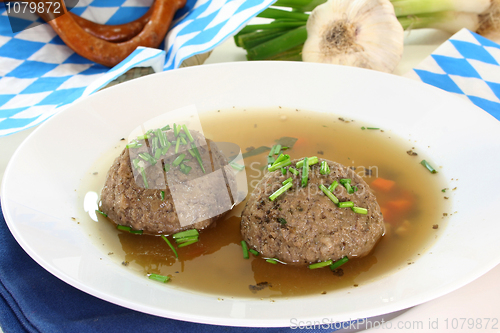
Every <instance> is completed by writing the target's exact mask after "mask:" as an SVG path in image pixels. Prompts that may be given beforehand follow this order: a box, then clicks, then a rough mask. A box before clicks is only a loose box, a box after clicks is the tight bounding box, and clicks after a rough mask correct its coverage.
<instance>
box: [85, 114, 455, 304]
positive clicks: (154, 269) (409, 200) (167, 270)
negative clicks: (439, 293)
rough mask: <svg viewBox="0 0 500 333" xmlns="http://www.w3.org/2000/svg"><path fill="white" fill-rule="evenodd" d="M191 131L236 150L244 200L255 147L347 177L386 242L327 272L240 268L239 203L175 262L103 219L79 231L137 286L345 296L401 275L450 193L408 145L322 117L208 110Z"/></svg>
mask: <svg viewBox="0 0 500 333" xmlns="http://www.w3.org/2000/svg"><path fill="white" fill-rule="evenodd" d="M200 121H201V124H202V126H203V130H204V134H205V136H206V137H207V138H209V139H212V140H214V141H215V142H232V143H235V144H237V145H239V146H240V147H241V150H242V151H243V153H244V156H245V165H246V174H247V180H248V187H249V189H248V190H249V192H250V191H252V189H253V188H254V187H255V186H256V184H257V183H258V181H259V179H260V178H261V177H262V176H263V173H264V171H263V170H265V167H266V165H267V155H268V150H263V149H259V147H271V146H273V145H274V144H276V140H279V139H281V140H285V141H286V142H287V145H289V146H290V149H288V150H287V151H286V153H287V154H289V155H290V157H291V158H292V159H295V158H302V157H304V156H318V157H321V158H325V159H329V160H332V161H335V162H339V163H341V164H344V165H345V166H348V167H352V168H353V169H354V170H355V172H356V173H357V174H358V175H360V176H362V177H363V179H364V180H365V181H366V182H367V183H368V184H369V185H371V187H372V190H373V191H374V193H375V195H376V197H377V201H378V203H379V204H380V206H381V210H382V213H383V214H384V220H385V222H386V223H385V224H386V234H385V235H384V237H382V239H381V241H379V243H378V244H377V245H376V246H375V248H374V250H373V251H372V252H371V253H370V254H369V255H367V256H365V257H363V258H359V259H352V260H350V261H349V262H348V263H346V264H344V265H343V266H342V267H341V269H337V270H335V271H332V270H330V269H329V268H328V267H326V268H321V269H314V270H311V269H308V268H307V266H294V265H283V264H271V263H269V262H266V260H264V259H262V258H260V257H259V256H255V255H253V254H251V255H250V258H249V259H244V258H243V254H242V248H241V244H240V242H241V234H240V214H241V211H242V209H243V207H244V205H245V201H244V202H242V203H240V204H239V205H237V206H236V207H235V208H234V209H233V210H231V211H230V212H229V213H228V214H227V215H226V216H225V217H224V218H223V219H221V220H219V221H218V222H217V223H216V225H215V226H211V227H209V228H207V229H205V230H202V231H200V237H199V242H197V243H194V244H192V245H189V246H186V247H182V248H178V249H177V252H178V256H179V259H176V258H175V256H174V253H173V252H172V250H171V249H170V248H169V246H168V245H167V244H166V242H165V241H164V240H163V239H162V238H161V237H155V236H146V235H134V234H130V233H127V232H121V231H118V230H117V229H116V227H115V226H114V225H113V224H112V223H110V222H109V221H107V219H106V218H104V217H99V222H98V223H95V222H93V221H90V219H89V220H86V221H84V223H82V224H83V225H84V226H85V227H87V228H88V233H89V234H90V235H91V237H92V239H93V240H95V241H96V244H98V246H99V247H101V248H102V249H103V251H104V253H105V255H108V256H110V257H111V258H113V260H114V261H116V262H117V263H118V264H122V265H123V266H124V269H128V270H130V271H133V272H135V273H137V274H142V275H144V276H146V275H147V274H151V273H154V274H160V275H165V276H169V277H171V280H170V282H168V286H166V287H174V288H182V289H185V290H189V291H192V292H202V293H207V294H212V295H216V296H217V297H221V298H224V297H243V298H276V297H293V296H303V295H310V294H325V293H328V292H329V291H332V290H335V289H339V288H355V287H357V286H359V285H360V284H363V283H368V282H369V281H373V280H374V279H378V278H381V277H383V276H385V275H387V274H390V273H391V272H393V271H394V270H397V269H399V268H401V267H403V266H405V265H411V264H412V263H414V261H415V260H418V256H419V255H420V253H422V252H423V251H426V248H428V247H429V246H430V245H431V244H432V242H433V241H434V240H435V239H436V238H437V237H438V236H439V234H440V232H441V230H442V229H443V228H444V226H445V222H446V220H445V217H444V215H445V214H446V213H447V207H448V205H447V203H448V201H449V200H447V192H446V191H449V190H444V189H445V188H446V187H450V186H448V185H446V183H445V181H444V179H443V178H442V176H441V175H440V174H439V173H437V174H433V173H430V172H429V170H427V169H426V168H424V167H423V166H422V165H421V164H420V161H421V160H422V159H424V157H425V151H421V150H419V149H415V147H414V146H415V145H416V143H415V142H414V141H405V140H402V139H400V138H397V137H393V136H391V131H390V130H385V129H376V128H372V127H369V125H366V124H362V123H360V122H358V121H356V120H351V119H342V118H339V117H338V116H335V115H332V114H324V113H315V112H310V111H302V110H295V109H284V108H278V109H270V110H251V111H250V110H241V109H240V110H238V109H230V110H216V111H213V112H206V113H202V114H200ZM236 122H237V124H238V125H237V126H235V125H234V124H235V123H236ZM117 141H118V140H117ZM125 144H126V142H125V141H120V142H118V143H117V146H116V147H114V148H113V149H112V150H111V151H110V152H109V153H108V154H106V157H105V158H103V159H101V160H99V161H98V162H97V163H96V165H95V166H94V167H93V168H92V170H90V172H89V173H88V175H86V177H85V179H84V181H83V182H82V184H83V185H82V188H81V189H80V194H81V196H82V197H83V196H84V195H85V194H86V193H87V192H89V191H93V192H96V193H100V190H101V188H102V185H103V184H104V179H105V175H106V172H107V170H108V169H109V166H110V165H111V164H112V162H113V160H114V158H115V157H116V156H118V155H119V153H120V152H121V151H122V149H123V148H124V146H125ZM420 149H422V148H420ZM424 149H430V148H427V147H426V148H424ZM259 152H260V153H259ZM434 167H436V169H438V170H439V167H438V166H434ZM443 190H444V191H445V192H444V193H443ZM82 200H83V199H82Z"/></svg>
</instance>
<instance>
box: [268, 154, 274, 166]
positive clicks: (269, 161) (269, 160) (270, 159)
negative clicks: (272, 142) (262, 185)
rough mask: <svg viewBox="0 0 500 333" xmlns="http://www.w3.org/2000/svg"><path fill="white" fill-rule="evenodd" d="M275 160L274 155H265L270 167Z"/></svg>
mask: <svg viewBox="0 0 500 333" xmlns="http://www.w3.org/2000/svg"><path fill="white" fill-rule="evenodd" d="M274 162H275V159H274V157H272V156H268V157H267V164H268V165H269V167H271V165H272V164H273V163H274Z"/></svg>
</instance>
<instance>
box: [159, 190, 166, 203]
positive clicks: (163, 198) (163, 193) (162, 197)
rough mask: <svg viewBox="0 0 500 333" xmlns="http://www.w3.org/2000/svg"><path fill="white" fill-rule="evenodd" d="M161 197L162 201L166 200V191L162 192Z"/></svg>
mask: <svg viewBox="0 0 500 333" xmlns="http://www.w3.org/2000/svg"><path fill="white" fill-rule="evenodd" d="M160 197H161V200H162V201H163V200H165V191H161V192H160Z"/></svg>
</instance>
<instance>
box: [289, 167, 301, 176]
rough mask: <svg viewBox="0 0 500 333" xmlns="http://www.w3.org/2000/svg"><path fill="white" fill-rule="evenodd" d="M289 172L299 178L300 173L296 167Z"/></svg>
mask: <svg viewBox="0 0 500 333" xmlns="http://www.w3.org/2000/svg"><path fill="white" fill-rule="evenodd" d="M288 171H290V172H291V173H293V174H294V175H295V176H297V175H298V174H299V172H298V171H297V170H296V169H295V168H294V167H289V168H288Z"/></svg>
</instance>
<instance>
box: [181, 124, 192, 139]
mask: <svg viewBox="0 0 500 333" xmlns="http://www.w3.org/2000/svg"><path fill="white" fill-rule="evenodd" d="M182 129H183V130H184V133H186V135H187V137H188V139H189V142H194V139H193V136H192V135H191V133H190V132H189V129H188V128H187V126H186V125H182Z"/></svg>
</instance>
